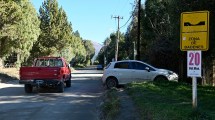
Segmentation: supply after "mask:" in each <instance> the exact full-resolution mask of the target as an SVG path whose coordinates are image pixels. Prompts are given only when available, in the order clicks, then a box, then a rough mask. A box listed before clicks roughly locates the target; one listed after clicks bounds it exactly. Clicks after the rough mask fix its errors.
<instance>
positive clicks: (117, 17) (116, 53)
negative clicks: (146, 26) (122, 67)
mask: <svg viewBox="0 0 215 120" xmlns="http://www.w3.org/2000/svg"><path fill="white" fill-rule="evenodd" d="M113 18H115V19H118V29H117V40H116V49H115V61H117V58H118V48H119V46H118V43H119V20H120V19H123V17H120V16H115V17H113Z"/></svg>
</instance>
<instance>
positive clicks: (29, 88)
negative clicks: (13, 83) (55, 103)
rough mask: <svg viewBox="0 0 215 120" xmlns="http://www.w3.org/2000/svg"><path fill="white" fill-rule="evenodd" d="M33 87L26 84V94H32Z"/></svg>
mask: <svg viewBox="0 0 215 120" xmlns="http://www.w3.org/2000/svg"><path fill="white" fill-rule="evenodd" d="M32 91H33V86H32V85H31V84H25V92H26V93H32Z"/></svg>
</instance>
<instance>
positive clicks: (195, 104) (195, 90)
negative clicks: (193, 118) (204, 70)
mask: <svg viewBox="0 0 215 120" xmlns="http://www.w3.org/2000/svg"><path fill="white" fill-rule="evenodd" d="M192 79H193V80H192V91H193V109H196V108H197V78H196V77H193V78H192Z"/></svg>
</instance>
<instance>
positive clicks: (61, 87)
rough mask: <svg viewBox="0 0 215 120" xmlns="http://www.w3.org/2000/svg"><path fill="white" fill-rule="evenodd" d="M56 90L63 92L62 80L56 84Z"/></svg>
mask: <svg viewBox="0 0 215 120" xmlns="http://www.w3.org/2000/svg"><path fill="white" fill-rule="evenodd" d="M57 88H58V92H59V93H63V92H64V84H63V82H60V84H59V85H58V86H57Z"/></svg>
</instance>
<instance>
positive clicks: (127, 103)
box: [116, 89, 140, 120]
mask: <svg viewBox="0 0 215 120" xmlns="http://www.w3.org/2000/svg"><path fill="white" fill-rule="evenodd" d="M118 96H119V99H120V112H119V116H118V118H116V120H139V119H140V115H139V114H138V111H137V109H136V107H135V105H134V102H133V100H132V99H131V97H130V96H129V95H128V94H127V93H126V91H125V90H124V89H120V90H119V91H118Z"/></svg>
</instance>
